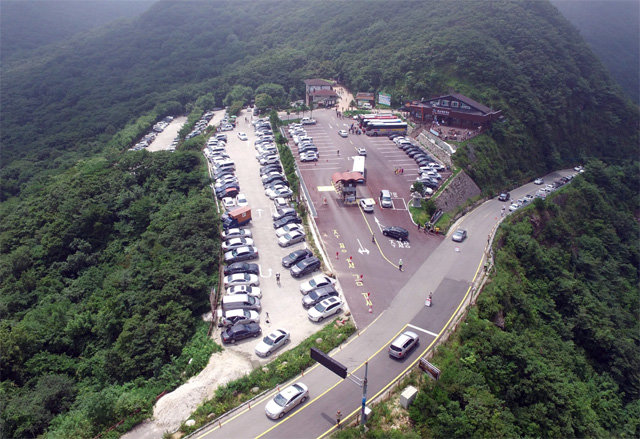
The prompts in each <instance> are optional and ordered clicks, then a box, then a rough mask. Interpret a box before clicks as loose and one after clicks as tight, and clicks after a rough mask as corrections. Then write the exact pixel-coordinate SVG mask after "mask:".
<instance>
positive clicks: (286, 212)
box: [271, 206, 298, 221]
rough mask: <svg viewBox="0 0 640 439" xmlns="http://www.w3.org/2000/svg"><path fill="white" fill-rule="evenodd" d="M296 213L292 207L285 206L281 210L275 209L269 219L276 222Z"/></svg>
mask: <svg viewBox="0 0 640 439" xmlns="http://www.w3.org/2000/svg"><path fill="white" fill-rule="evenodd" d="M297 214H298V212H296V210H295V209H294V208H293V207H290V206H287V207H283V208H281V209H276V211H275V212H274V213H272V214H271V219H273V220H274V221H278V220H279V219H282V218H284V217H285V216H290V215H297Z"/></svg>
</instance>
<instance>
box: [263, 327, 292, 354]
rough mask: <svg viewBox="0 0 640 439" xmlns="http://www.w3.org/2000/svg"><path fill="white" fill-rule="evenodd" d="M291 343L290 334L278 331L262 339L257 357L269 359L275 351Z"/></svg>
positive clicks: (281, 330) (282, 330)
mask: <svg viewBox="0 0 640 439" xmlns="http://www.w3.org/2000/svg"><path fill="white" fill-rule="evenodd" d="M288 342H289V333H288V332H287V331H285V330H284V329H276V330H275V331H273V332H272V333H271V334H269V335H267V336H266V337H265V338H263V339H262V341H261V342H260V343H258V345H257V346H256V349H255V351H256V355H257V356H258V357H268V356H269V355H271V354H272V353H273V352H274V351H276V350H277V349H279V348H281V347H282V346H284V345H285V344H287V343H288Z"/></svg>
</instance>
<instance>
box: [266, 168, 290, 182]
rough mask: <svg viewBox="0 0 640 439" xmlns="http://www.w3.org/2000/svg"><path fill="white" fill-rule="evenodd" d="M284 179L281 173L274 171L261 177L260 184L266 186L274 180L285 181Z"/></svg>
mask: <svg viewBox="0 0 640 439" xmlns="http://www.w3.org/2000/svg"><path fill="white" fill-rule="evenodd" d="M286 178H287V177H285V175H284V174H283V173H281V172H277V171H274V172H270V173H269V174H266V175H263V176H262V184H268V183H271V182H272V181H275V180H286Z"/></svg>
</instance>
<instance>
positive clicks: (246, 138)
mask: <svg viewBox="0 0 640 439" xmlns="http://www.w3.org/2000/svg"><path fill="white" fill-rule="evenodd" d="M238 138H239V139H240V140H249V138H248V137H247V133H242V132H240V133H238Z"/></svg>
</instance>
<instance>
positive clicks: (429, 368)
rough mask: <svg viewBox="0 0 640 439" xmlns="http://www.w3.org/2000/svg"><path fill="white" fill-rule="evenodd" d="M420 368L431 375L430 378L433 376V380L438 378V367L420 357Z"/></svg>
mask: <svg viewBox="0 0 640 439" xmlns="http://www.w3.org/2000/svg"><path fill="white" fill-rule="evenodd" d="M420 369H422V370H424V371H425V372H426V373H428V374H429V375H430V376H431V378H433V379H434V380H437V379H438V378H440V369H438V368H437V367H435V366H434V365H433V364H431V363H429V362H428V361H427V360H426V359H424V358H421V359H420Z"/></svg>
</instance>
